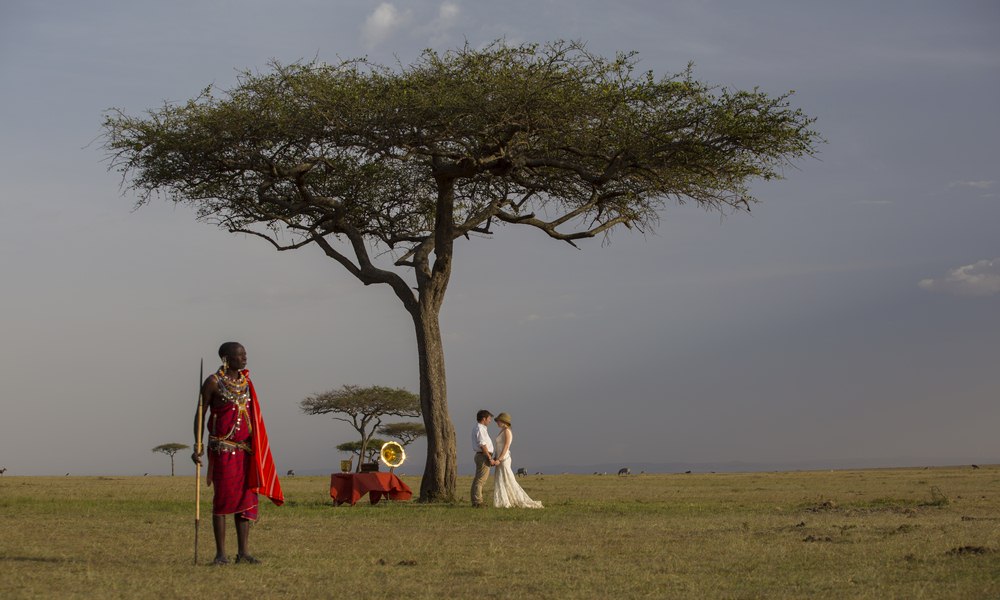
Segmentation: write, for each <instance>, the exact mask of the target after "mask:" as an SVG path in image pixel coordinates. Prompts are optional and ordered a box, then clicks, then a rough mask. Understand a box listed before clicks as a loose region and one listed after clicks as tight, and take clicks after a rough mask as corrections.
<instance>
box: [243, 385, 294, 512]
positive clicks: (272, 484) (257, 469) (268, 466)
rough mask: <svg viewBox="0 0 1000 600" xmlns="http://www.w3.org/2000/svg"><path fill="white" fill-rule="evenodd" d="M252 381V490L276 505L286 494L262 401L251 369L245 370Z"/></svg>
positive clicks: (280, 502) (281, 501) (283, 500)
mask: <svg viewBox="0 0 1000 600" xmlns="http://www.w3.org/2000/svg"><path fill="white" fill-rule="evenodd" d="M243 375H245V376H246V378H247V381H248V382H249V383H250V399H251V400H253V405H254V410H253V412H252V413H251V415H252V416H253V470H251V471H250V490H251V491H253V492H255V493H261V494H264V495H265V496H267V497H268V498H270V499H271V502H273V503H274V504H275V506H281V505H282V504H284V503H285V495H284V494H283V493H282V491H281V482H280V481H278V470H277V469H275V468H274V458H273V457H272V456H271V445H270V444H269V443H268V441H267V429H265V428H264V417H262V416H261V414H260V401H259V400H257V392H256V391H255V390H254V389H253V382H252V381H250V371H247V370H244V371H243Z"/></svg>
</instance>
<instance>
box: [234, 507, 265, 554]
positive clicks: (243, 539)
mask: <svg viewBox="0 0 1000 600" xmlns="http://www.w3.org/2000/svg"><path fill="white" fill-rule="evenodd" d="M250 522H251V521H250V519H246V518H243V517H242V516H240V515H236V543H237V545H238V546H239V553H238V554H237V555H236V562H238V563H240V562H245V563H249V564H251V565H255V564H257V563H259V562H260V561H259V560H257V559H256V558H254V557H253V556H251V555H250V553H249V552H247V538H249V537H250Z"/></svg>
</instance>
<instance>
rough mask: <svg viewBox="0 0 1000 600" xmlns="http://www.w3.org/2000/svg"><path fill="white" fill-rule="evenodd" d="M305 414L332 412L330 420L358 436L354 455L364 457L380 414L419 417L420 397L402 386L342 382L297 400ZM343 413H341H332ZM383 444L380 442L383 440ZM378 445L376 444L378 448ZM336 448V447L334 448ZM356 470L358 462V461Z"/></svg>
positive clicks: (379, 419)
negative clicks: (344, 424) (340, 422)
mask: <svg viewBox="0 0 1000 600" xmlns="http://www.w3.org/2000/svg"><path fill="white" fill-rule="evenodd" d="M299 405H300V406H301V407H302V412H304V413H306V414H307V415H326V414H331V415H334V417H333V418H334V419H336V420H338V421H344V422H345V423H350V424H351V426H352V427H354V429H355V430H357V432H358V433H359V434H360V435H361V439H360V440H359V446H358V456H362V457H363V456H365V453H366V452H367V450H368V445H369V444H370V443H372V436H374V435H375V430H376V429H378V428H379V425H381V424H382V417H385V416H387V415H393V416H397V417H419V416H420V396H417V395H416V394H414V393H413V392H411V391H409V390H405V389H402V388H389V387H382V386H379V385H375V386H371V387H366V388H363V387H358V386H356V385H345V386H343V387H342V388H340V389H337V390H331V391H329V392H323V393H322V394H314V395H312V396H309V397H308V398H306V399H305V400H303V401H302V402H300V403H299ZM336 415H343V416H336ZM383 443H384V442H383ZM381 445H382V444H379V447H381ZM337 448H338V449H340V446H338V447H337ZM357 470H358V471H360V470H361V462H360V461H358V468H357Z"/></svg>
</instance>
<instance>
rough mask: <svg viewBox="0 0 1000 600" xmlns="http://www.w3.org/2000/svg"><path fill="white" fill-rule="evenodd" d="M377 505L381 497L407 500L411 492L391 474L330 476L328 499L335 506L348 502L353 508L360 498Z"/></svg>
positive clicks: (411, 495) (410, 496) (341, 474)
mask: <svg viewBox="0 0 1000 600" xmlns="http://www.w3.org/2000/svg"><path fill="white" fill-rule="evenodd" d="M365 494H368V501H369V502H371V503H372V504H378V501H379V500H381V499H382V497H383V496H388V497H389V499H390V500H409V499H410V498H412V497H413V492H412V491H411V490H410V488H409V486H407V485H406V484H405V483H403V481H402V480H401V479H400V478H399V477H396V476H395V475H393V474H392V473H379V472H374V473H334V474H333V475H331V476H330V497H331V498H333V501H334V502H336V503H337V505H341V504H343V503H345V502H350V503H351V506H354V505H355V503H357V501H358V500H360V499H361V497H362V496H364V495H365Z"/></svg>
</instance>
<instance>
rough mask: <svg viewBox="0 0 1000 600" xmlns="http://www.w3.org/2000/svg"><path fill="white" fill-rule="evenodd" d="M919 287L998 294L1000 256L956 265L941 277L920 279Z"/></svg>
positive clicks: (977, 294) (933, 289)
mask: <svg viewBox="0 0 1000 600" xmlns="http://www.w3.org/2000/svg"><path fill="white" fill-rule="evenodd" d="M919 285H920V287H921V288H923V289H925V290H928V291H931V292H944V293H947V294H957V295H960V296H992V295H993V294H1000V258H994V259H993V260H981V261H979V262H975V263H973V264H971V265H965V266H962V267H956V268H954V269H952V270H950V271H948V274H947V275H945V276H944V278H941V279H922V280H921V281H920V283H919Z"/></svg>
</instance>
